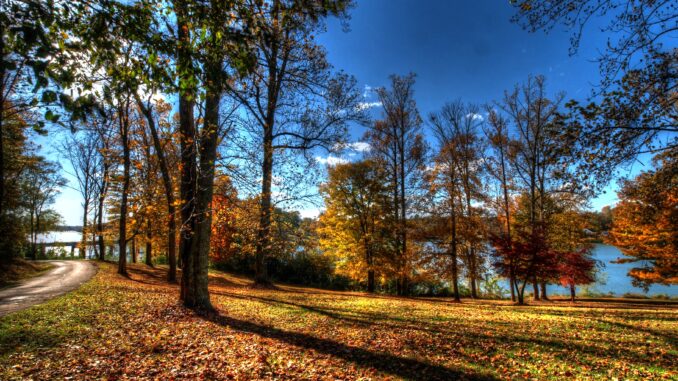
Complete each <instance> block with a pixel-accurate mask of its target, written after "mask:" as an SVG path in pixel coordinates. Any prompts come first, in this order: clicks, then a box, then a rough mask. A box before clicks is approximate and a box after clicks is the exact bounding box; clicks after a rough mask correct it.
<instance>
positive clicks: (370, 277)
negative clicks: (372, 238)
mask: <svg viewBox="0 0 678 381" xmlns="http://www.w3.org/2000/svg"><path fill="white" fill-rule="evenodd" d="M363 242H364V246H365V263H366V264H367V292H369V293H373V292H374V268H373V267H372V266H373V263H372V262H373V261H372V250H371V249H370V244H369V243H368V242H367V239H365V238H363Z"/></svg>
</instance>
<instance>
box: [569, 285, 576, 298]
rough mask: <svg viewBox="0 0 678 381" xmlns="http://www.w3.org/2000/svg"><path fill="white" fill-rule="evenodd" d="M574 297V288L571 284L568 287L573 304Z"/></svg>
mask: <svg viewBox="0 0 678 381" xmlns="http://www.w3.org/2000/svg"><path fill="white" fill-rule="evenodd" d="M575 297H576V295H575V287H574V285H573V284H571V285H570V300H571V301H572V302H574V301H575Z"/></svg>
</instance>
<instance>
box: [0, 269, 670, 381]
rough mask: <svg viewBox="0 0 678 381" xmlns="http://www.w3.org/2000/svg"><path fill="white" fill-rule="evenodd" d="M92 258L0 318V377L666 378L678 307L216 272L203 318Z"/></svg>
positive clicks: (147, 280) (147, 277)
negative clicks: (395, 292) (210, 312)
mask: <svg viewBox="0 0 678 381" xmlns="http://www.w3.org/2000/svg"><path fill="white" fill-rule="evenodd" d="M130 273H131V279H125V278H122V277H119V276H117V275H116V274H115V270H114V268H113V266H110V265H108V264H103V265H102V266H101V271H100V272H99V273H98V274H97V275H96V277H95V278H94V279H93V280H92V281H90V282H89V283H87V284H85V285H84V286H83V287H81V288H80V289H79V290H77V291H75V292H73V293H71V294H68V295H66V296H63V297H60V298H57V299H54V300H52V301H50V302H48V303H46V304H44V305H40V306H36V307H34V308H31V309H29V310H26V311H23V312H19V313H16V314H12V315H9V316H6V317H4V318H2V319H0V379H3V380H14V379H16V380H19V379H36V380H42V379H45V380H46V379H67V378H72V379H163V380H164V379H177V380H178V379H219V380H222V379H223V380H251V379H276V380H292V379H307V380H377V379H379V380H381V379H427V380H428V379H453V378H467V379H476V378H485V379H515V378H536V379H553V380H559V379H563V378H574V379H611V378H618V379H672V378H675V377H677V376H678V373H677V372H676V365H675V364H676V363H678V361H677V360H678V351H677V350H676V347H675V342H676V341H675V340H676V334H675V332H677V331H678V323H676V322H677V321H678V311H677V310H676V309H675V308H670V307H655V306H652V307H642V306H636V307H633V308H629V307H628V306H624V305H620V304H593V303H591V304H586V303H580V304H579V305H578V306H577V307H572V306H569V305H568V306H564V305H559V304H556V303H554V304H550V305H542V306H534V307H521V308H517V307H513V306H509V305H507V304H503V303H502V302H488V301H482V302H473V301H467V302H465V303H462V304H451V303H447V302H446V301H445V300H442V299H440V300H437V299H407V298H395V297H384V296H372V297H370V296H366V295H364V294H359V293H341V292H331V291H323V290H316V289H309V288H301V287H287V286H281V287H279V289H277V290H258V289H251V288H249V287H247V285H248V280H246V279H243V278H239V277H234V276H231V275H226V274H220V273H216V274H213V275H212V278H211V287H210V289H211V292H212V302H213V304H214V305H215V306H216V307H217V308H218V310H219V314H218V315H216V316H211V317H203V316H198V315H196V314H194V313H193V312H192V311H190V310H187V309H185V308H183V307H181V306H180V305H179V304H178V302H177V287H176V286H175V285H168V284H166V283H165V282H164V273H163V272H162V270H157V269H148V268H145V267H144V266H143V265H133V266H131V268H130Z"/></svg>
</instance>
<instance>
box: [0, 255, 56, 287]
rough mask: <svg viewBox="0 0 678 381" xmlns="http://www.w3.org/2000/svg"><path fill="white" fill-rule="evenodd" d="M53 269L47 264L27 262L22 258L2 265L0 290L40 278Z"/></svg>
mask: <svg viewBox="0 0 678 381" xmlns="http://www.w3.org/2000/svg"><path fill="white" fill-rule="evenodd" d="M52 267H53V266H52V265H50V264H49V263H46V262H34V261H26V260H24V259H21V258H14V259H12V261H10V262H9V263H0V288H4V287H8V286H12V285H14V284H16V283H17V282H19V281H21V280H24V279H28V278H32V277H34V276H38V275H40V274H42V273H44V272H45V271H47V270H49V269H51V268H52Z"/></svg>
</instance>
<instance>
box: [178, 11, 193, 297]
mask: <svg viewBox="0 0 678 381" xmlns="http://www.w3.org/2000/svg"><path fill="white" fill-rule="evenodd" d="M174 9H175V13H176V18H177V36H178V41H177V42H178V43H177V72H178V73H179V84H180V86H179V88H180V90H179V137H180V146H181V166H180V168H181V184H180V197H181V221H182V224H181V234H180V240H179V255H180V257H181V264H182V270H183V271H182V276H181V293H180V299H181V300H182V301H183V303H184V304H185V305H186V306H189V307H197V305H196V302H197V300H196V298H195V296H196V295H195V292H196V291H195V290H196V284H195V277H194V274H193V272H194V269H193V256H194V255H195V252H194V251H193V250H194V249H195V242H194V239H195V237H194V236H195V229H196V226H195V215H194V213H195V202H196V200H195V196H196V195H195V192H196V186H197V140H198V137H197V136H196V130H195V118H194V115H193V113H194V110H193V109H194V106H195V96H196V89H195V85H194V83H195V82H196V78H195V73H194V67H193V57H192V53H191V51H192V47H191V40H190V33H189V30H190V23H189V14H188V4H187V2H186V1H185V0H175V1H174Z"/></svg>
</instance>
